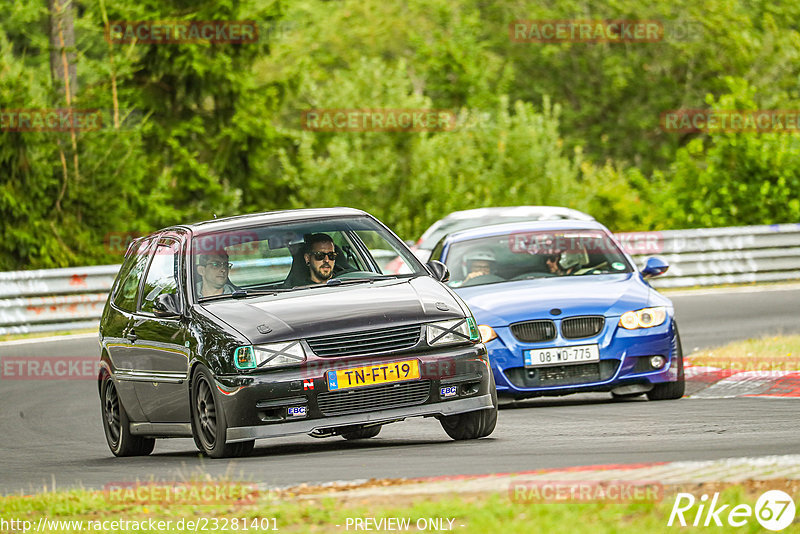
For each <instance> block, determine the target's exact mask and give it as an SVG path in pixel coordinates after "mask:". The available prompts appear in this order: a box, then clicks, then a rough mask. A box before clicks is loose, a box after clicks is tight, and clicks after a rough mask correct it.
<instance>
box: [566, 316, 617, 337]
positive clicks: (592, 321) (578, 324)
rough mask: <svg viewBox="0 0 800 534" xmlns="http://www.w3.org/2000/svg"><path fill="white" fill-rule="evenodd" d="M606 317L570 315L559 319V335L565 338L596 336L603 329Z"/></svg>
mask: <svg viewBox="0 0 800 534" xmlns="http://www.w3.org/2000/svg"><path fill="white" fill-rule="evenodd" d="M605 322H606V319H605V317H603V316H602V315H587V316H585V317H570V318H568V319H564V320H563V321H561V335H562V336H564V338H565V339H580V338H582V337H592V336H596V335H597V334H599V333H600V331H601V330H603V325H605Z"/></svg>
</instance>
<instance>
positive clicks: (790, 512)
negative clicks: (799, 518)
mask: <svg viewBox="0 0 800 534" xmlns="http://www.w3.org/2000/svg"><path fill="white" fill-rule="evenodd" d="M794 514H795V507H794V501H793V500H792V498H791V497H790V496H789V494H787V493H786V492H783V491H781V490H769V491H767V492H764V493H763V494H762V495H761V496H760V497H759V498H758V500H757V501H756V506H755V509H754V508H752V507H750V505H748V504H737V505H735V506H732V505H731V504H728V503H726V504H723V503H721V502H720V500H719V493H714V495H713V496H712V497H711V500H710V501H709V497H708V495H706V494H703V495H702V496H700V499H695V497H694V495H692V494H691V493H678V494H677V495H676V496H675V504H674V505H673V506H672V512H671V513H670V514H669V521H668V522H667V526H670V527H671V526H673V525H675V526H678V525H680V526H682V527H685V526H687V525H692V526H694V527H698V526H704V527H709V526H717V527H721V526H723V525H724V524H725V523H727V524H728V525H729V526H732V527H743V526H745V525H746V524H748V523H749V522H750V520H751V519H752V518H753V517H755V519H756V521H758V523H759V524H760V525H761V526H762V527H763V528H765V529H767V530H772V531H779V530H783V529H785V528H786V527H788V526H789V525H791V524H792V521H794Z"/></svg>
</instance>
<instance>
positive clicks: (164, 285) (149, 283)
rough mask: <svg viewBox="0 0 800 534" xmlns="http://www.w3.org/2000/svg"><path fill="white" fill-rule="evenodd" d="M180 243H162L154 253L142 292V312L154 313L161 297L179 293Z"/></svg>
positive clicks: (170, 241) (169, 241)
mask: <svg viewBox="0 0 800 534" xmlns="http://www.w3.org/2000/svg"><path fill="white" fill-rule="evenodd" d="M178 251H179V248H178V243H177V242H175V241H172V240H168V241H162V242H160V243H159V244H158V245H157V246H156V249H155V252H154V253H153V261H152V262H151V263H150V269H148V271H147V277H146V278H145V280H144V291H143V292H142V311H143V312H148V313H153V312H154V311H155V310H154V305H155V301H156V298H158V296H159V295H175V294H176V293H177V292H178V283H177V273H178V257H179V255H178Z"/></svg>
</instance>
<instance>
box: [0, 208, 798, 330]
mask: <svg viewBox="0 0 800 534" xmlns="http://www.w3.org/2000/svg"><path fill="white" fill-rule="evenodd" d="M616 237H617V239H618V240H619V241H620V244H621V245H622V246H623V248H625V250H626V251H628V253H629V254H631V255H632V256H633V258H634V260H635V261H636V263H637V264H638V265H639V266H641V265H643V263H644V260H645V259H646V258H647V257H649V256H659V257H661V258H663V259H664V260H666V261H667V262H668V263H669V265H670V268H669V271H667V273H666V274H665V275H663V276H661V277H659V278H655V279H653V280H652V284H653V286H654V287H657V288H672V287H693V286H709V285H718V284H740V283H754V282H775V281H784V280H800V224H774V225H764V226H743V227H729V228H704V229H696V230H668V231H664V232H631V233H618V234H616ZM383 259H384V260H387V261H388V260H389V259H391V258H389V257H387V258H383ZM271 263H274V262H271ZM265 267H268V268H269V267H275V265H270V266H265V265H263V262H261V263H259V262H258V261H256V262H255V263H252V265H251V264H248V265H242V266H241V268H242V269H253V268H260V269H263V268H265ZM118 270H119V265H101V266H96V267H79V268H74V269H48V270H37V271H13V272H0V335H5V334H15V333H21V334H22V333H29V332H47V331H58V330H74V329H83V328H96V327H97V322H98V319H99V318H100V314H101V313H102V310H103V306H104V305H105V301H106V298H107V295H108V291H109V290H110V288H111V285H112V283H113V282H114V277H115V276H116V274H117V271H118ZM243 276H246V275H244V274H243Z"/></svg>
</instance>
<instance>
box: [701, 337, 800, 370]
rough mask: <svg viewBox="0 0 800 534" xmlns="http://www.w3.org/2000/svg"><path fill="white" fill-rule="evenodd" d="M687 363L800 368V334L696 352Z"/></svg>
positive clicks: (738, 342)
mask: <svg viewBox="0 0 800 534" xmlns="http://www.w3.org/2000/svg"><path fill="white" fill-rule="evenodd" d="M686 362H687V363H688V364H689V365H703V366H709V367H719V368H721V369H731V370H736V371H800V335H792V336H770V337H763V338H758V339H747V340H744V341H734V342H733V343H729V344H727V345H723V346H721V347H713V348H710V349H705V350H700V351H697V352H694V353H692V354H690V355H689V356H687V358H686Z"/></svg>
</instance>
